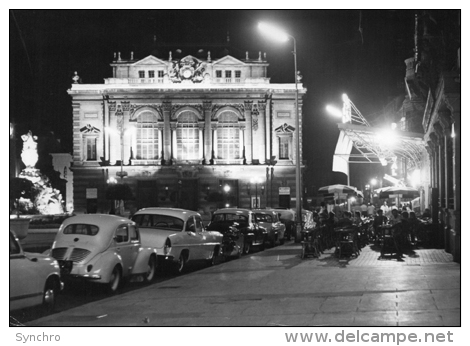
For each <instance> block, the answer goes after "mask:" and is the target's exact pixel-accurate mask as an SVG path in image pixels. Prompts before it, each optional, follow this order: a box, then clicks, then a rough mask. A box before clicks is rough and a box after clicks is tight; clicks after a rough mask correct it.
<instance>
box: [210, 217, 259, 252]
mask: <svg viewBox="0 0 470 346" xmlns="http://www.w3.org/2000/svg"><path fill="white" fill-rule="evenodd" d="M209 227H210V229H213V230H217V231H219V232H221V233H225V232H226V230H227V229H230V228H231V229H232V230H233V228H236V229H237V230H239V232H240V233H241V234H243V238H244V244H243V253H245V254H247V253H249V252H250V250H251V247H252V246H259V248H260V249H261V250H263V249H264V244H265V242H266V241H267V230H266V228H264V227H262V226H260V225H259V223H258V220H257V218H256V214H255V213H254V212H253V211H251V210H249V209H237V208H223V209H219V210H216V211H215V212H214V214H213V215H212V221H211V223H210V224H209Z"/></svg>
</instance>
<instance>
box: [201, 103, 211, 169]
mask: <svg viewBox="0 0 470 346" xmlns="http://www.w3.org/2000/svg"><path fill="white" fill-rule="evenodd" d="M202 108H203V109H204V160H205V163H206V164H209V160H210V159H212V130H211V116H212V114H211V110H212V102H211V101H203V102H202Z"/></svg>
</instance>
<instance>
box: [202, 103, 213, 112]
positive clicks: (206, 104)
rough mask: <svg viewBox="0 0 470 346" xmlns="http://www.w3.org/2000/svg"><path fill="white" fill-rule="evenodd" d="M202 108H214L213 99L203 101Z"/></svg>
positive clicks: (207, 109) (208, 109) (205, 109)
mask: <svg viewBox="0 0 470 346" xmlns="http://www.w3.org/2000/svg"><path fill="white" fill-rule="evenodd" d="M202 109H204V111H206V112H207V111H210V110H211V109H212V101H202Z"/></svg>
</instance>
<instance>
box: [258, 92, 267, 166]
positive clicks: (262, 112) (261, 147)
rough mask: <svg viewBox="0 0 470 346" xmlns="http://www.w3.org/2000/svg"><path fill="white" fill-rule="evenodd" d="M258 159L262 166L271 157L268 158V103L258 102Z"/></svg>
mask: <svg viewBox="0 0 470 346" xmlns="http://www.w3.org/2000/svg"><path fill="white" fill-rule="evenodd" d="M258 111H259V114H258V133H259V135H258V136H257V137H258V141H257V143H256V146H257V147H258V150H257V152H258V155H257V156H258V159H259V162H260V163H261V164H265V163H266V160H267V159H270V157H268V156H266V137H267V136H266V101H258Z"/></svg>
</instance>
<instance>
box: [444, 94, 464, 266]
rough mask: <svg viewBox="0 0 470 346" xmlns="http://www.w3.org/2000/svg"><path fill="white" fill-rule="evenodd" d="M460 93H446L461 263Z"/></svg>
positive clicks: (457, 255) (457, 252) (457, 254)
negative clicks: (449, 119) (451, 142)
mask: <svg viewBox="0 0 470 346" xmlns="http://www.w3.org/2000/svg"><path fill="white" fill-rule="evenodd" d="M460 100H461V99H460V94H448V95H446V99H445V101H446V104H447V107H448V108H449V109H450V111H451V117H452V120H453V125H454V134H455V135H454V138H453V149H454V162H453V163H454V172H453V174H454V216H455V233H456V239H455V242H456V244H455V253H454V261H455V262H459V263H460V259H461V256H460V254H461V245H460V244H461V241H460V239H461V238H460V234H461V233H460V232H461V222H462V221H461V206H460V204H461V196H460V188H461V184H460V183H461V180H460V160H461V158H460V140H461V135H462V133H461V129H460V126H461V124H460Z"/></svg>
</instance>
